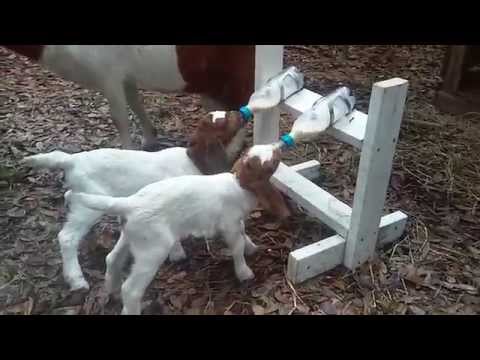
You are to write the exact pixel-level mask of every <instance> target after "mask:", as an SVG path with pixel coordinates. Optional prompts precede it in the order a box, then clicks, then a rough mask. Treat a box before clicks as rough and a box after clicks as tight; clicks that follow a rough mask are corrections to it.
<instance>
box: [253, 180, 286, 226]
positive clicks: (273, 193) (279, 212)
mask: <svg viewBox="0 0 480 360" xmlns="http://www.w3.org/2000/svg"><path fill="white" fill-rule="evenodd" d="M255 195H256V196H257V199H258V202H259V203H260V205H261V206H262V208H264V209H265V210H267V211H268V212H270V213H272V214H273V215H275V216H276V217H278V218H279V219H281V220H283V219H286V218H287V217H289V216H290V215H291V212H290V210H289V208H288V206H287V204H286V202H285V199H284V197H283V195H282V193H281V192H280V191H278V190H277V189H276V188H275V186H273V185H272V183H271V182H270V181H267V182H265V183H262V184H261V185H258V186H255Z"/></svg>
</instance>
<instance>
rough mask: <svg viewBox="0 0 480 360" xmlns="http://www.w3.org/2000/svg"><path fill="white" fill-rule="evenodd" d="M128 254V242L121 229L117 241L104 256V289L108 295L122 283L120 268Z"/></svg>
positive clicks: (117, 289)
mask: <svg viewBox="0 0 480 360" xmlns="http://www.w3.org/2000/svg"><path fill="white" fill-rule="evenodd" d="M128 254H129V251H128V243H127V241H126V240H125V235H124V232H123V231H122V233H121V234H120V238H119V239H118V242H117V243H116V244H115V247H114V248H113V250H112V251H110V253H109V254H108V255H107V258H106V264H107V270H106V272H105V290H106V291H107V294H109V295H110V294H113V293H116V292H117V291H119V290H120V287H121V285H122V269H123V267H124V266H125V264H126V262H127V259H128Z"/></svg>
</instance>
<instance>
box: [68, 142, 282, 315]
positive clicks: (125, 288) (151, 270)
mask: <svg viewBox="0 0 480 360" xmlns="http://www.w3.org/2000/svg"><path fill="white" fill-rule="evenodd" d="M259 150H261V151H259ZM265 155H266V156H265ZM279 162H280V151H279V150H273V148H272V147H268V145H267V146H265V145H258V146H254V147H253V148H251V149H250V150H249V152H248V153H247V154H246V155H245V156H243V157H242V158H241V159H239V160H238V161H237V162H236V164H235V166H234V168H233V174H232V173H222V174H217V175H209V176H198V175H190V176H181V177H178V178H175V179H167V180H163V181H159V182H156V183H154V184H150V185H148V186H146V187H144V188H143V189H142V190H140V191H138V192H137V193H136V194H134V195H132V196H129V197H116V198H115V197H111V196H101V195H91V194H85V193H73V192H68V193H67V194H66V199H67V201H68V202H69V203H71V204H78V203H80V204H82V206H86V207H89V208H90V209H92V210H96V211H101V212H106V213H109V214H116V215H120V216H122V217H124V219H125V220H126V222H125V224H124V227H123V230H122V234H121V236H120V239H119V241H118V242H117V244H116V245H115V248H114V249H113V250H112V251H111V252H110V253H109V254H108V256H107V259H106V262H107V272H106V276H105V286H106V290H107V292H108V293H112V292H115V291H118V290H119V289H120V288H121V295H122V301H123V310H122V314H140V313H141V305H140V304H141V299H142V297H143V294H144V292H145V290H146V288H147V286H148V285H149V284H150V282H151V281H152V279H153V277H154V276H155V274H156V272H157V270H158V268H159V266H160V265H161V264H162V263H163V262H164V261H165V259H166V258H167V256H168V254H169V253H170V252H171V250H172V249H174V248H175V247H177V246H178V244H179V243H180V241H181V240H182V239H184V238H186V237H188V236H190V235H193V236H197V237H207V238H211V237H213V236H215V235H217V234H220V235H222V236H223V239H224V241H225V243H226V245H227V246H228V248H229V249H230V251H231V253H232V257H233V262H234V269H235V274H236V276H237V278H238V279H239V280H240V281H244V280H248V279H252V278H253V277H254V274H253V272H252V270H251V269H250V268H249V267H248V265H247V264H246V261H245V257H244V253H245V252H246V253H247V254H249V253H252V252H254V251H255V249H256V246H255V245H254V244H253V243H252V241H251V240H250V238H249V237H248V236H247V235H246V234H245V229H244V219H245V218H246V217H247V215H248V214H249V213H250V212H251V211H252V210H253V209H254V207H255V206H256V204H257V200H258V201H259V202H260V204H261V205H262V206H263V207H264V208H266V209H267V210H270V211H271V212H272V213H274V214H275V215H277V216H278V217H280V218H282V219H283V218H285V217H287V216H288V215H289V214H290V212H289V210H288V208H287V206H286V204H285V202H284V199H283V197H282V195H281V193H280V192H279V191H278V190H277V189H275V187H274V186H273V185H272V184H271V183H270V177H271V176H272V175H273V173H274V172H275V171H276V169H277V167H278V164H279ZM129 252H131V254H132V255H133V258H134V264H133V266H132V270H131V273H130V275H129V276H128V278H127V280H126V281H125V282H124V283H123V285H122V284H121V280H122V279H121V271H120V270H121V269H122V267H123V265H124V263H125V260H126V258H127V254H128V253H129Z"/></svg>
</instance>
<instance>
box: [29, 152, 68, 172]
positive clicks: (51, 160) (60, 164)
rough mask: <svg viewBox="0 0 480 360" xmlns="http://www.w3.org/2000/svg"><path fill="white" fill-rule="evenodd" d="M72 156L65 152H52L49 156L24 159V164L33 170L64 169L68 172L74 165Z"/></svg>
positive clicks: (34, 156) (33, 156)
mask: <svg viewBox="0 0 480 360" xmlns="http://www.w3.org/2000/svg"><path fill="white" fill-rule="evenodd" d="M71 157H72V155H70V154H67V153H64V152H63V151H58V150H55V151H52V152H50V153H47V154H37V155H31V156H27V157H25V158H23V162H24V163H25V164H26V165H28V166H31V167H33V168H47V169H62V170H66V169H68V168H70V167H71V166H72V165H73V164H72V161H70V159H71Z"/></svg>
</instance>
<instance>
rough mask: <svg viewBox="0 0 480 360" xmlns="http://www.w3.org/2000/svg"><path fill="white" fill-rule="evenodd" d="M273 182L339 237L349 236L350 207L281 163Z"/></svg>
mask: <svg viewBox="0 0 480 360" xmlns="http://www.w3.org/2000/svg"><path fill="white" fill-rule="evenodd" d="M271 181H272V184H274V185H275V186H276V187H277V188H278V189H279V190H280V191H282V192H283V193H284V194H285V195H287V196H288V197H290V198H291V199H292V200H294V201H295V202H296V203H297V204H298V205H300V206H301V207H302V208H304V209H305V211H306V212H307V213H308V214H310V215H311V216H313V217H316V218H318V219H320V221H322V222H323V223H325V224H326V225H327V226H329V227H330V228H332V229H333V230H334V231H335V232H337V233H338V234H339V235H341V236H343V237H346V236H347V231H348V227H349V225H350V215H351V212H352V209H351V208H350V206H348V205H347V204H345V203H343V202H341V201H340V200H338V199H337V198H336V197H335V196H333V195H331V194H330V193H329V192H328V191H325V190H323V189H322V188H321V187H319V186H317V185H315V184H314V183H312V182H311V181H310V180H308V179H306V178H304V177H303V176H302V175H300V174H297V173H296V172H295V171H294V170H293V169H291V168H290V167H288V166H286V165H285V164H283V163H280V165H279V166H278V169H277V171H276V172H275V174H273V176H272V179H271Z"/></svg>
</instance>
